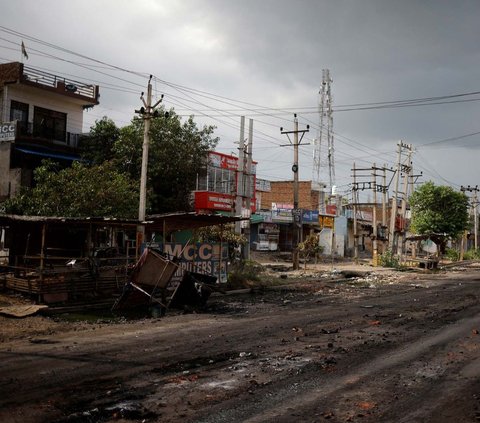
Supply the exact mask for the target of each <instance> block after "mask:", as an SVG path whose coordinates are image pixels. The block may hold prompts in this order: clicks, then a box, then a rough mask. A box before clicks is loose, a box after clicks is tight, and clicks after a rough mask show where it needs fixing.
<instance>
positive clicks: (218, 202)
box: [195, 191, 234, 211]
mask: <svg viewBox="0 0 480 423" xmlns="http://www.w3.org/2000/svg"><path fill="white" fill-rule="evenodd" d="M233 206H234V201H233V195H229V194H221V193H218V192H208V191H195V210H223V211H232V210H233V208H234V207H233Z"/></svg>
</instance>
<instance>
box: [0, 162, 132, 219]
mask: <svg viewBox="0 0 480 423" xmlns="http://www.w3.org/2000/svg"><path fill="white" fill-rule="evenodd" d="M138 190H139V187H138V184H137V182H136V181H132V180H131V179H130V178H129V177H128V176H127V175H126V174H123V173H120V172H118V171H117V170H116V168H115V166H114V165H113V163H112V162H104V163H102V164H100V165H96V166H88V165H85V164H82V163H79V162H74V163H73V164H72V166H71V167H69V168H66V169H62V170H58V166H57V165H56V164H55V163H53V162H51V161H44V162H43V164H42V166H40V167H38V168H37V169H35V171H34V187H33V188H26V189H24V190H23V191H22V192H21V193H20V195H18V196H16V197H14V198H12V199H10V200H7V201H6V202H5V203H4V205H3V207H4V210H5V212H6V213H11V214H25V215H37V216H66V217H88V216H96V217H117V218H135V216H136V214H137V212H138Z"/></svg>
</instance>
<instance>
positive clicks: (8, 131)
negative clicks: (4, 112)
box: [0, 121, 17, 142]
mask: <svg viewBox="0 0 480 423" xmlns="http://www.w3.org/2000/svg"><path fill="white" fill-rule="evenodd" d="M16 129H17V122H15V121H13V122H4V123H0V142H1V141H15V132H16Z"/></svg>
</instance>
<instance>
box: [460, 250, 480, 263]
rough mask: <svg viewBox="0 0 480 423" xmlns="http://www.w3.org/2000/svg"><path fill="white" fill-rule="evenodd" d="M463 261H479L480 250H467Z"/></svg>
mask: <svg viewBox="0 0 480 423" xmlns="http://www.w3.org/2000/svg"><path fill="white" fill-rule="evenodd" d="M463 259H464V260H479V259H480V249H479V248H477V249H476V250H475V249H472V250H468V251H466V252H465V253H464V254H463Z"/></svg>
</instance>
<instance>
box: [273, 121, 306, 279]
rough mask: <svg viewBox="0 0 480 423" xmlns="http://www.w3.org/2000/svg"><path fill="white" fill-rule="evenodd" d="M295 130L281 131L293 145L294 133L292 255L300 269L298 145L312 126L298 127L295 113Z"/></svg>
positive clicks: (300, 220)
mask: <svg viewBox="0 0 480 423" xmlns="http://www.w3.org/2000/svg"><path fill="white" fill-rule="evenodd" d="M293 127H294V129H293V131H284V130H283V128H280V133H281V134H284V135H286V136H287V137H288V140H289V141H290V144H287V145H292V140H291V139H290V134H293V165H292V172H293V227H294V229H293V255H292V262H293V270H298V269H299V267H300V264H299V257H298V243H299V242H300V239H301V231H302V213H301V210H300V209H299V208H298V191H299V189H298V170H299V168H298V146H299V145H300V144H301V142H302V139H303V137H304V136H305V134H306V133H307V132H309V129H310V126H309V125H307V129H302V130H299V129H298V118H297V114H296V113H295V114H294V119H293ZM298 134H302V136H301V138H300V140H299V139H298Z"/></svg>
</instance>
